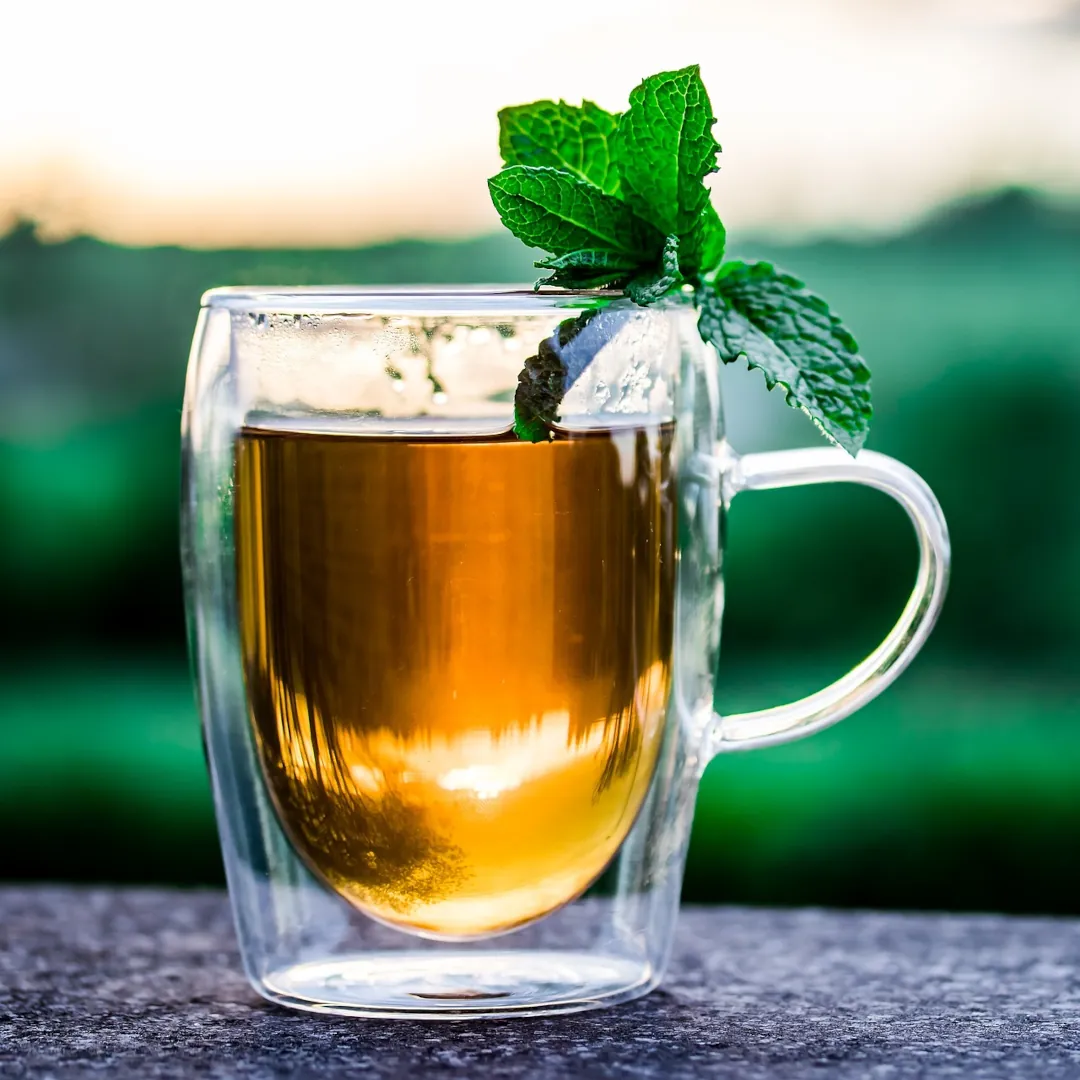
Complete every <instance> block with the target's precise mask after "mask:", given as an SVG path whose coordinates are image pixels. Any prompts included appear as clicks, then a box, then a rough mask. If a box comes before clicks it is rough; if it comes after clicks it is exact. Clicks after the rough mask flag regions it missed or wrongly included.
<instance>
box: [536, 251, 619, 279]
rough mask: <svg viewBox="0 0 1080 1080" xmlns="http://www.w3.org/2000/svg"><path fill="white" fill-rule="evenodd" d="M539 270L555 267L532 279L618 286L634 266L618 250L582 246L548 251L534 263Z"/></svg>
mask: <svg viewBox="0 0 1080 1080" xmlns="http://www.w3.org/2000/svg"><path fill="white" fill-rule="evenodd" d="M534 265H535V266H536V267H537V268H538V269H540V270H553V271H555V272H554V273H553V274H552V275H551V276H550V277H548V278H542V279H541V280H540V281H538V282H537V283H536V285H537V288H539V287H540V286H541V285H560V286H564V287H566V288H571V289H595V288H599V287H602V286H621V285H623V284H624V283H625V282H626V281H628V280H629V279H630V278H631V277H632V276H633V274H634V272H635V271H636V270H637V263H636V262H635V261H633V260H631V259H629V258H628V257H627V256H625V255H622V254H620V253H619V252H615V251H609V250H608V249H606V248H586V249H584V250H582V251H569V252H567V253H566V254H565V255H558V256H555V255H552V256H550V257H548V258H546V259H540V260H539V261H537V262H536V263H535V264H534Z"/></svg>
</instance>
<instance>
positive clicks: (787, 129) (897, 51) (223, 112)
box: [0, 0, 1080, 246]
mask: <svg viewBox="0 0 1080 1080" xmlns="http://www.w3.org/2000/svg"><path fill="white" fill-rule="evenodd" d="M4 22H5V26H4V37H5V41H6V46H7V47H6V49H5V50H4V55H3V60H2V63H0V100H2V101H3V103H4V104H3V107H2V116H0V230H2V229H4V228H6V227H7V226H9V225H10V224H11V223H12V222H13V221H14V220H15V219H16V218H18V217H20V216H21V217H30V218H33V219H34V220H36V221H38V222H39V223H40V225H41V228H42V232H43V233H44V234H45V235H49V236H53V237H57V238H59V237H61V236H67V235H70V234H72V233H80V232H89V233H92V234H95V235H98V236H101V237H104V238H106V239H110V240H115V241H119V242H123V243H131V244H152V243H180V244H187V245H195V246H218V245H248V244H253V245H257V246H263V245H267V246H269V245H293V244H296V245H322V244H326V245H352V244H357V243H365V242H371V241H377V240H386V239H393V238H397V237H402V236H420V235H429V236H430V235H447V236H455V235H468V234H475V233H480V232H485V231H489V230H491V229H494V228H495V227H496V219H495V216H494V212H493V211H492V209H491V206H490V203H489V200H488V196H487V191H486V187H485V184H484V179H485V177H486V176H488V175H489V174H490V173H491V172H493V171H495V170H496V169H497V168H498V165H499V160H498V155H497V148H496V120H495V113H496V110H497V109H498V108H499V107H501V106H502V105H506V104H510V103H514V102H520V101H528V100H532V99H535V98H538V97H559V96H563V97H566V98H567V99H570V100H579V99H580V98H581V97H582V96H586V97H591V98H593V99H595V100H597V101H599V102H600V103H601V104H602V105H605V106H607V107H609V108H612V109H619V108H621V107H622V106H623V104H624V103H625V100H626V95H627V93H628V91H629V90H630V89H631V87H632V86H633V85H634V84H635V83H636V82H637V81H638V80H639V79H640V78H641V77H642V76H643V75H646V74H649V73H651V72H654V71H658V70H662V69H664V68H670V67H675V66H681V65H683V64H686V63H692V62H700V63H701V65H702V69H703V74H704V77H705V80H706V84H707V85H708V87H709V89H710V92H711V95H712V100H713V104H714V109H715V111H716V113H717V115H718V117H719V123H718V125H717V128H716V131H717V135H718V137H719V139H720V141H721V143H722V144H723V147H724V155H723V158H722V165H723V171H722V172H721V173H720V175H719V177H717V178H716V181H715V184H714V192H715V201H716V203H717V206H718V208H719V209H720V210H721V213H722V214H723V216H724V218H725V220H727V221H728V222H729V225H730V226H732V227H734V228H735V229H737V230H739V231H742V232H745V231H747V230H753V231H757V232H773V233H777V234H781V235H784V234H786V235H791V234H800V233H811V234H812V233H822V232H826V233H827V232H834V231H840V230H848V231H850V230H852V229H855V230H860V229H868V230H871V231H877V230H890V229H892V228H894V227H896V226H898V225H900V224H902V223H903V222H905V221H906V220H908V219H910V218H912V217H916V216H918V215H919V214H921V213H923V212H925V211H926V210H927V209H928V208H929V207H931V206H933V205H935V204H937V203H939V202H941V201H942V200H944V199H947V198H950V197H952V196H954V195H958V194H961V193H964V192H968V191H971V190H977V189H983V188H992V187H995V186H998V185H1001V184H1006V183H1026V184H1031V185H1033V186H1038V187H1042V188H1045V189H1047V190H1049V191H1052V192H1058V193H1063V194H1075V193H1077V192H1080V4H1078V3H1076V2H1075V0H753V2H749V3H748V2H746V0H665V2H664V3H658V2H657V0H621V2H620V3H619V4H618V5H606V4H605V5H600V4H586V3H582V2H580V0H575V2H573V3H563V2H561V0H551V2H548V3H544V4H526V3H523V2H520V0H500V2H487V0H464V2H461V3H445V2H416V0H413V2H408V0H400V2H395V3H385V2H379V3H373V2H366V0H350V2H348V3H334V2H331V0H307V2H305V3H303V4H299V3H290V4H275V3H272V2H267V0H262V2H260V3H257V4H256V3H251V2H229V0H215V2H213V3H208V2H204V0H189V2H183V3H174V2H170V0H158V2H156V3H154V4H146V3H144V2H140V3H126V2H123V0H99V2H97V3H94V4H85V3H66V2H60V3H47V2H43V0H29V2H28V0H8V3H7V5H5V20H4Z"/></svg>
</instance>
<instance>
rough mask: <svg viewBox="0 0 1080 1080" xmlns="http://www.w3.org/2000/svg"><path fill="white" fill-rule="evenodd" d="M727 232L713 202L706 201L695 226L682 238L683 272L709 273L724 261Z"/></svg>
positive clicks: (681, 258)
mask: <svg viewBox="0 0 1080 1080" xmlns="http://www.w3.org/2000/svg"><path fill="white" fill-rule="evenodd" d="M726 243H727V232H726V230H725V229H724V223H723V222H722V221H721V220H720V215H719V214H717V212H716V209H715V208H714V206H713V204H712V203H711V202H706V203H705V206H704V208H703V209H702V211H701V213H700V214H699V215H698V219H697V221H696V222H695V223H694V227H693V228H692V229H691V230H690V232H689V233H687V234H686V236H684V237H683V238H682V247H681V252H682V253H681V255H680V259H679V261H680V262H681V264H682V268H683V273H685V274H688V275H689V274H701V275H708V274H709V273H710V272H712V271H715V270H717V269H718V268H719V266H720V264H721V263H722V262H723V261H724V246H725V244H726Z"/></svg>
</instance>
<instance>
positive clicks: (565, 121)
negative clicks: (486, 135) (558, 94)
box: [499, 101, 619, 195]
mask: <svg viewBox="0 0 1080 1080" xmlns="http://www.w3.org/2000/svg"><path fill="white" fill-rule="evenodd" d="M618 122H619V117H618V115H617V114H614V113H609V112H608V111H607V110H606V109H602V108H600V106H599V105H596V104H595V103H593V102H591V101H583V102H582V103H581V104H580V105H568V104H567V103H566V102H565V101H534V102H532V104H530V105H510V106H509V107H507V108H505V109H502V110H501V111H500V112H499V150H500V152H501V153H502V158H503V162H504V164H506V165H537V166H543V165H546V166H550V167H551V168H555V169H563V170H564V171H566V172H568V173H570V174H571V175H572V176H576V177H577V178H578V179H579V180H587V181H588V182H589V183H591V184H595V185H596V186H597V187H598V188H600V190H601V191H604V192H607V194H608V195H616V194H618V191H619V173H618V170H617V169H616V168H615V162H614V160H613V159H612V155H611V145H610V144H611V138H612V136H613V135H614V134H615V128H616V126H617V125H618Z"/></svg>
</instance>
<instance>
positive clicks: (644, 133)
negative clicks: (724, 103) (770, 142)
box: [613, 64, 720, 236]
mask: <svg viewBox="0 0 1080 1080" xmlns="http://www.w3.org/2000/svg"><path fill="white" fill-rule="evenodd" d="M715 122H716V118H715V117H714V116H713V114H712V107H711V106H710V104H709V95H708V94H707V93H706V92H705V86H704V84H703V83H702V81H701V74H700V71H699V69H698V66H697V65H696V64H694V65H692V66H691V67H686V68H682V69H681V70H679V71H664V72H661V73H660V74H659V75H651V76H650V77H649V78H647V79H645V80H644V81H642V82H641V83H640V84H639V85H638V86H637V87H636V88H635V89H634V90H633V91H632V92H631V94H630V108H629V109H628V110H627V111H626V112H625V113H623V114H622V116H621V117H620V118H619V126H618V128H617V130H616V133H615V139H614V143H613V148H614V155H615V163H616V165H617V166H618V170H619V176H620V178H621V180H622V197H623V198H624V199H625V200H626V201H627V202H628V203H629V204H630V206H632V207H633V209H634V210H635V211H636V212H637V213H638V214H639V215H640V216H641V217H643V218H645V220H646V221H650V222H652V224H653V225H655V226H656V227H657V228H658V229H659V230H660V231H661V232H662V233H664V234H665V235H671V234H675V235H677V236H682V235H684V234H685V233H688V232H690V231H691V230H692V229H693V228H694V225H695V223H696V221H697V219H698V217H699V215H700V214H701V212H702V210H703V209H704V206H705V204H706V203H707V202H708V200H709V192H708V189H707V188H706V187H705V185H704V184H703V183H702V181H703V180H704V179H705V177H706V176H708V175H709V173H711V172H715V171H716V154H717V152H718V151H719V149H720V146H719V144H718V143H717V141H716V139H714V138H713V135H712V126H713V124H714V123H715Z"/></svg>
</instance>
